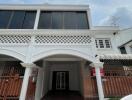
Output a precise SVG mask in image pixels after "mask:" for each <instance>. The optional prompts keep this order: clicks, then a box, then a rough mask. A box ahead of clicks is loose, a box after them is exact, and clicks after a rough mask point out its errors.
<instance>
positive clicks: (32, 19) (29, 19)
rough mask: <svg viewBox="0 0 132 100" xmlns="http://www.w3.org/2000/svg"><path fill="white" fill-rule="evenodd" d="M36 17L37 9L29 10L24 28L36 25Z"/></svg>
mask: <svg viewBox="0 0 132 100" xmlns="http://www.w3.org/2000/svg"><path fill="white" fill-rule="evenodd" d="M35 18H36V13H35V11H27V12H26V14H25V18H24V21H23V26H22V28H23V29H32V28H33V27H34V22H35Z"/></svg>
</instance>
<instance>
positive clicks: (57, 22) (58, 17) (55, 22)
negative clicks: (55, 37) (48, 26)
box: [52, 12, 63, 29]
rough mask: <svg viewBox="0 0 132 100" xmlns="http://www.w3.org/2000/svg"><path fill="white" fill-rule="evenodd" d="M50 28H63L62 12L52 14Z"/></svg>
mask: <svg viewBox="0 0 132 100" xmlns="http://www.w3.org/2000/svg"><path fill="white" fill-rule="evenodd" d="M52 28H53V29H62V28H63V14H62V12H53V13H52Z"/></svg>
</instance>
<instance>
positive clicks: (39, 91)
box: [35, 68, 44, 100]
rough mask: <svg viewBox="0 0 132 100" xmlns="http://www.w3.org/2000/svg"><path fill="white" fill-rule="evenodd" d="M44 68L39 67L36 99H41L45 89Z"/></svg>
mask: <svg viewBox="0 0 132 100" xmlns="http://www.w3.org/2000/svg"><path fill="white" fill-rule="evenodd" d="M43 73H44V70H43V68H39V71H38V77H37V83H36V91H35V100H40V99H41V97H42V91H43Z"/></svg>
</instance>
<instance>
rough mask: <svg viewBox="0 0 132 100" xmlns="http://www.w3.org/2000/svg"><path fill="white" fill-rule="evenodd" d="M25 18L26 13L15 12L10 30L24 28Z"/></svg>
mask: <svg viewBox="0 0 132 100" xmlns="http://www.w3.org/2000/svg"><path fill="white" fill-rule="evenodd" d="M24 16H25V11H14V12H13V16H12V19H11V23H10V25H9V28H10V29H20V28H22V24H23V20H24Z"/></svg>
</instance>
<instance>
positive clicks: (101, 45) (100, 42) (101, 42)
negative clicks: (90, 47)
mask: <svg viewBox="0 0 132 100" xmlns="http://www.w3.org/2000/svg"><path fill="white" fill-rule="evenodd" d="M99 45H100V48H104V44H103V40H99Z"/></svg>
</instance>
